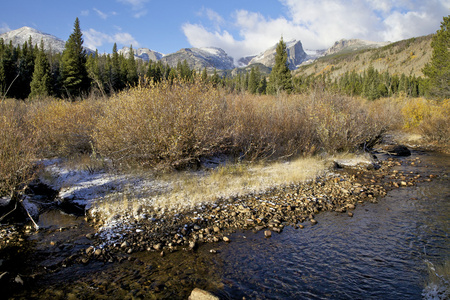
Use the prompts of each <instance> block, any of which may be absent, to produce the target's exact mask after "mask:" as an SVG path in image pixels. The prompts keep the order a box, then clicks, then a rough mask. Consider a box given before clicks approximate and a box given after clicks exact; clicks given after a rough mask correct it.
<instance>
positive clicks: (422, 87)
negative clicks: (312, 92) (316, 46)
mask: <svg viewBox="0 0 450 300" xmlns="http://www.w3.org/2000/svg"><path fill="white" fill-rule="evenodd" d="M312 86H321V87H322V88H323V89H326V90H329V91H332V92H335V93H339V94H345V95H348V96H361V97H364V98H367V99H369V100H375V99H378V98H383V97H391V96H393V95H398V94H403V95H406V96H408V97H419V96H426V95H428V86H427V81H426V80H424V78H422V77H416V76H415V75H409V76H406V75H405V74H402V75H392V74H390V73H389V72H388V71H385V72H379V71H378V70H376V69H375V68H374V67H373V66H369V67H368V68H367V69H366V70H364V72H363V73H362V74H358V73H356V71H354V70H353V71H351V72H349V71H346V72H345V73H344V74H342V75H341V76H339V77H337V78H335V79H334V80H333V79H331V77H330V74H329V73H328V74H321V75H319V76H314V75H310V76H298V77H295V78H294V79H293V87H294V91H295V92H298V93H301V92H305V91H307V90H309V89H310V88H311V87H312Z"/></svg>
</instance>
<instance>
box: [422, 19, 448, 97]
mask: <svg viewBox="0 0 450 300" xmlns="http://www.w3.org/2000/svg"><path fill="white" fill-rule="evenodd" d="M449 45H450V15H448V16H447V17H444V20H443V21H442V23H441V29H439V30H438V31H437V32H436V34H435V35H434V36H433V39H432V41H431V47H432V48H433V54H432V57H431V61H430V62H429V63H428V64H427V65H426V66H425V67H424V69H423V73H424V74H425V76H427V77H428V78H429V88H430V94H431V95H433V96H435V97H437V98H450V48H449Z"/></svg>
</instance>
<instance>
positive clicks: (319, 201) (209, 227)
mask: <svg viewBox="0 0 450 300" xmlns="http://www.w3.org/2000/svg"><path fill="white" fill-rule="evenodd" d="M402 163H406V164H410V165H418V164H420V159H419V158H409V159H407V160H399V159H397V158H389V159H387V160H386V161H383V162H379V163H377V164H371V165H359V166H354V167H350V168H347V167H343V166H340V165H339V164H336V165H335V168H334V170H333V171H332V172H330V173H329V174H328V175H326V176H323V177H320V178H316V179H315V180H312V181H310V182H306V183H301V184H292V185H289V186H282V187H277V188H273V189H270V190H267V191H265V192H262V193H257V194H248V195H245V196H242V197H232V198H227V199H218V200H217V201H216V202H214V203H211V204H205V205H202V206H201V207H198V208H197V209H195V210H191V211H185V212H178V213H177V214H173V215H170V214H167V213H166V214H164V215H163V216H161V215H158V212H156V211H155V212H153V213H149V214H147V215H145V217H144V218H142V219H139V220H137V219H134V218H131V217H129V218H128V219H127V218H125V219H124V220H121V222H120V225H119V224H118V225H117V227H116V228H113V229H111V230H108V231H99V232H98V233H97V234H95V235H89V236H88V238H90V239H91V240H92V243H93V245H92V246H91V247H89V248H87V249H85V250H84V251H83V252H82V253H79V255H78V256H76V257H70V258H69V259H68V260H69V261H66V262H64V263H65V264H67V263H70V262H82V263H88V262H89V261H90V260H100V261H105V262H114V261H121V260H123V259H126V258H127V257H128V256H129V255H130V254H132V253H134V252H139V251H156V252H158V253H160V254H161V255H166V254H168V253H170V252H174V251H179V250H188V251H191V250H195V249H196V247H198V246H199V245H200V244H202V243H215V242H220V241H224V242H232V240H231V239H230V237H229V235H230V234H231V233H233V232H234V231H235V230H238V229H246V230H255V231H260V230H264V232H265V236H266V237H270V236H271V234H272V232H275V233H281V232H282V231H283V228H284V227H285V226H293V227H294V228H299V229H302V228H304V227H305V226H313V225H315V224H317V221H316V220H315V215H316V214H318V213H320V212H322V211H333V212H336V213H339V214H346V215H347V216H348V217H352V216H353V210H354V209H355V207H356V206H357V205H360V204H362V203H364V202H366V201H370V202H376V201H377V199H378V198H379V197H383V196H384V195H386V192H387V191H388V190H390V189H392V188H402V187H408V186H412V185H415V184H416V183H417V182H420V181H423V180H430V178H422V177H421V175H420V174H416V173H409V174H404V173H399V172H398V171H396V170H392V167H394V166H397V165H401V164H402ZM124 224H126V226H124ZM100 225H101V224H96V226H99V227H100ZM212 252H214V251H212Z"/></svg>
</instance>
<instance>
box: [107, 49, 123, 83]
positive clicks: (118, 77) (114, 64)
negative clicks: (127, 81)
mask: <svg viewBox="0 0 450 300" xmlns="http://www.w3.org/2000/svg"><path fill="white" fill-rule="evenodd" d="M110 85H111V90H112V91H118V90H121V89H122V87H123V80H122V72H121V71H120V56H119V52H117V44H116V43H114V45H113V50H112V58H111V76H110Z"/></svg>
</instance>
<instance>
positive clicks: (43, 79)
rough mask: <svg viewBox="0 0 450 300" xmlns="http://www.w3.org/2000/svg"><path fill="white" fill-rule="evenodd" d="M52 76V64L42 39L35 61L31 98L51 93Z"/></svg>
mask: <svg viewBox="0 0 450 300" xmlns="http://www.w3.org/2000/svg"><path fill="white" fill-rule="evenodd" d="M51 87H52V77H51V74H50V64H49V62H48V59H47V55H46V54H45V51H44V42H43V41H42V40H41V44H40V47H39V52H38V54H37V56H36V59H35V63H34V72H33V79H32V81H31V84H30V88H31V92H30V95H29V96H28V97H29V98H39V97H47V96H49V95H50V94H51Z"/></svg>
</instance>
